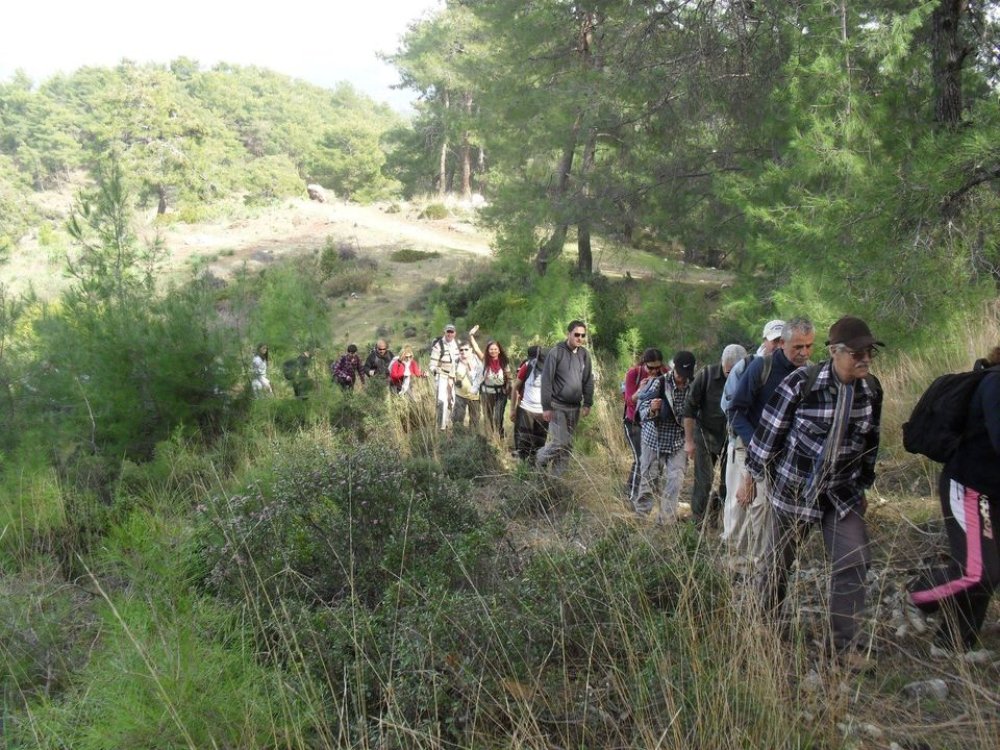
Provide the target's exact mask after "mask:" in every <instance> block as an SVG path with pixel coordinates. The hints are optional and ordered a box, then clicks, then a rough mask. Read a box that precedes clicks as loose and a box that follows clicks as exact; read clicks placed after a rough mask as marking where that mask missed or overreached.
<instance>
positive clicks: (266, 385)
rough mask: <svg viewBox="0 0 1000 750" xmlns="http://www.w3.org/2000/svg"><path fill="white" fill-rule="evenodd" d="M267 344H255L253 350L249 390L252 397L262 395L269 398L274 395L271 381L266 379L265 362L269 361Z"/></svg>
mask: <svg viewBox="0 0 1000 750" xmlns="http://www.w3.org/2000/svg"><path fill="white" fill-rule="evenodd" d="M269 358H270V357H269V354H268V348H267V344H257V348H256V349H255V350H254V354H253V359H252V360H250V388H251V389H252V390H253V395H254V396H260V395H261V394H263V393H266V394H268V395H269V396H273V395H274V389H272V388H271V381H270V380H268V378H267V362H268V359H269Z"/></svg>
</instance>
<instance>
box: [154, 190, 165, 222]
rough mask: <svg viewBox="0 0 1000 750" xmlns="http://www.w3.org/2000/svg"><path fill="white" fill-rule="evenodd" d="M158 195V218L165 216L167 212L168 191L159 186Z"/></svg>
mask: <svg viewBox="0 0 1000 750" xmlns="http://www.w3.org/2000/svg"><path fill="white" fill-rule="evenodd" d="M156 195H157V197H158V198H159V201H158V202H157V204H156V213H157V215H158V216H163V214H165V213H166V212H167V189H166V188H165V187H163V185H157V186H156Z"/></svg>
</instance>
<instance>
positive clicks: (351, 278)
mask: <svg viewBox="0 0 1000 750" xmlns="http://www.w3.org/2000/svg"><path fill="white" fill-rule="evenodd" d="M374 285H375V277H374V275H373V274H372V272H371V269H370V268H359V267H357V266H351V267H348V268H343V269H342V270H340V271H338V272H337V273H336V274H335V275H333V276H331V277H330V278H328V279H327V280H326V281H324V282H323V294H324V295H325V296H326V297H328V298H332V297H344V296H346V295H348V294H364V293H365V292H367V291H369V290H370V289H371V288H372V287H373V286H374Z"/></svg>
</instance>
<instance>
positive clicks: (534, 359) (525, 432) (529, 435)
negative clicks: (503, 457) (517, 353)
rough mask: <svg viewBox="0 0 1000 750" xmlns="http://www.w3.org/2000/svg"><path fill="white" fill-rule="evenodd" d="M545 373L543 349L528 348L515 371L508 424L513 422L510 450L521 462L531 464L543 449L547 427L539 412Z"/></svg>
mask: <svg viewBox="0 0 1000 750" xmlns="http://www.w3.org/2000/svg"><path fill="white" fill-rule="evenodd" d="M544 369H545V349H543V348H542V347H540V346H537V345H533V346H529V347H528V359H527V360H526V361H525V362H524V363H523V364H522V365H521V366H520V367H519V368H518V370H517V378H516V380H515V381H514V387H513V388H512V389H511V393H512V394H513V402H512V404H511V414H510V418H511V420H516V421H515V422H514V424H515V427H514V450H515V451H517V456H518V458H520V459H521V460H522V461H533V460H534V459H535V456H536V455H537V454H538V451H539V450H541V448H542V446H543V445H545V437H546V435H547V434H548V424H547V423H546V421H545V417H544V416H543V411H544V410H543V409H542V372H543V370H544Z"/></svg>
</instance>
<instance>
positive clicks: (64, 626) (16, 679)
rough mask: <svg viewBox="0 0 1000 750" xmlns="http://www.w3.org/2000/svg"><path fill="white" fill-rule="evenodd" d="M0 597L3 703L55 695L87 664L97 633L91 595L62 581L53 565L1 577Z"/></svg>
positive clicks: (0, 693)
mask: <svg viewBox="0 0 1000 750" xmlns="http://www.w3.org/2000/svg"><path fill="white" fill-rule="evenodd" d="M49 564H50V565H51V563H49ZM0 599H2V601H3V602H4V606H3V607H0V644H2V645H0V695H2V696H3V698H4V704H5V705H9V706H10V707H13V706H14V705H22V704H23V703H24V702H25V701H27V700H30V699H31V698H33V697H34V696H36V695H38V694H45V695H47V696H50V697H54V696H58V695H59V694H60V693H61V692H62V691H63V690H65V689H66V688H67V686H68V685H69V683H70V680H71V678H72V676H73V674H74V672H75V671H76V670H77V669H79V668H80V667H81V666H82V665H83V664H84V663H85V661H86V656H87V653H88V651H89V647H90V645H91V644H92V642H93V639H94V638H95V636H96V633H97V630H98V623H97V622H96V619H95V616H94V611H95V600H94V598H93V597H92V596H90V595H88V594H87V593H86V592H84V591H83V590H82V589H79V588H76V587H72V586H66V585H65V583H64V582H63V581H62V580H61V577H60V576H59V575H58V572H57V571H55V570H51V569H46V568H30V569H25V570H24V571H23V572H22V573H19V574H17V575H15V574H13V573H11V572H10V570H9V569H8V572H7V573H6V574H5V575H3V576H0ZM7 701H10V703H9V704H8V703H7Z"/></svg>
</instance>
